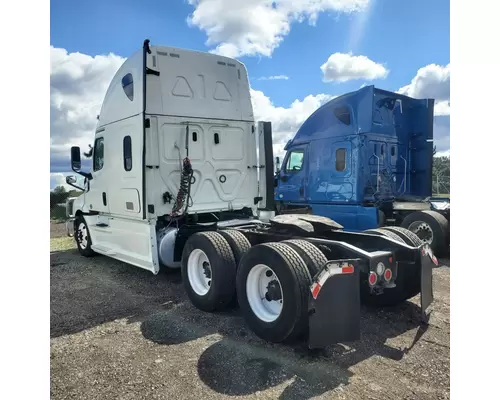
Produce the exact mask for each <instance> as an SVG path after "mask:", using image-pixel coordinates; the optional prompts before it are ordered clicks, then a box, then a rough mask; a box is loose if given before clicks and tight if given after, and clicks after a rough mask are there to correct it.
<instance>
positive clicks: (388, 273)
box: [384, 269, 392, 281]
mask: <svg viewBox="0 0 500 400" xmlns="http://www.w3.org/2000/svg"><path fill="white" fill-rule="evenodd" d="M384 278H385V280H386V281H390V280H391V278H392V271H391V270H390V269H386V270H385V272H384Z"/></svg>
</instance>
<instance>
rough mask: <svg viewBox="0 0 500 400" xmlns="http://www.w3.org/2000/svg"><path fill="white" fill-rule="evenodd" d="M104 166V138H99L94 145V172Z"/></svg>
mask: <svg viewBox="0 0 500 400" xmlns="http://www.w3.org/2000/svg"><path fill="white" fill-rule="evenodd" d="M103 166H104V138H102V137H100V138H97V139H96V140H95V143H94V171H99V170H100V169H102V167H103Z"/></svg>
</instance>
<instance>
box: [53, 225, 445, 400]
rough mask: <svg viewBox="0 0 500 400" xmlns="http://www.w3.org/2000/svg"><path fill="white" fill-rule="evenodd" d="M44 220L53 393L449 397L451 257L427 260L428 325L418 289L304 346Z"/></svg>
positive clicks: (178, 279) (188, 396) (93, 399)
mask: <svg viewBox="0 0 500 400" xmlns="http://www.w3.org/2000/svg"><path fill="white" fill-rule="evenodd" d="M64 235H65V227H64V224H54V223H51V236H52V239H51V269H50V276H51V397H52V398H53V399H82V400H83V399H89V400H90V399H91V400H96V399H117V398H118V399H122V400H126V399H148V400H149V399H219V398H221V399H223V398H230V397H234V396H238V397H239V398H242V399H244V398H256V397H257V398H261V399H310V398H315V399H384V400H388V399H395V400H403V399H419V400H420V399H449V397H450V394H449V384H450V375H449V370H450V368H449V362H450V348H449V346H450V314H449V312H450V308H449V304H450V300H449V290H450V283H449V267H448V265H449V262H448V261H447V260H443V262H444V263H445V264H446V265H442V266H441V267H440V268H437V269H435V271H434V288H435V289H434V290H435V302H434V304H433V306H432V310H433V311H432V314H431V319H430V325H429V326H428V327H427V329H423V328H422V327H420V326H419V323H418V312H419V309H418V307H417V306H416V304H418V297H416V298H414V299H412V300H411V301H409V302H406V303H405V304H402V305H400V306H398V307H395V308H391V309H384V310H380V309H377V310H371V309H363V310H362V314H361V317H362V321H361V322H362V340H361V341H360V342H357V343H353V344H350V345H349V346H347V345H336V346H331V347H329V348H327V349H325V350H322V351H316V352H309V351H307V349H306V347H305V346H304V345H303V344H293V345H273V344H270V343H266V342H264V341H262V340H260V339H259V338H258V337H256V336H255V335H254V334H253V333H252V332H251V331H250V330H249V329H248V328H247V327H246V325H245V323H244V321H243V319H242V318H241V317H240V315H239V312H238V310H237V309H234V310H230V311H227V312H224V313H216V314H209V313H204V312H201V311H199V310H197V309H195V308H194V307H193V306H191V304H190V303H189V301H188V300H187V297H186V295H185V294H184V291H183V288H182V281H181V277H180V274H179V273H160V274H159V275H158V276H153V275H152V274H151V273H150V272H148V271H144V270H140V269H138V268H135V267H132V266H129V265H126V264H124V263H121V262H118V261H115V260H113V259H110V258H106V257H103V256H98V257H95V258H91V259H86V258H84V257H81V256H79V254H78V252H77V251H76V249H75V246H74V244H73V241H72V239H70V238H66V237H64Z"/></svg>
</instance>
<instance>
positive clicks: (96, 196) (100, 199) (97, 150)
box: [85, 136, 112, 213]
mask: <svg viewBox="0 0 500 400" xmlns="http://www.w3.org/2000/svg"><path fill="white" fill-rule="evenodd" d="M111 167H112V165H111V163H110V162H108V160H106V152H105V139H104V136H96V138H95V141H94V150H93V159H92V179H91V180H90V182H89V188H90V190H89V191H88V192H86V193H85V203H86V204H88V207H89V209H90V210H92V211H98V212H100V213H109V198H108V193H107V191H108V179H107V178H108V175H109V171H110V170H111Z"/></svg>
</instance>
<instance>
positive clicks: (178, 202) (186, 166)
mask: <svg viewBox="0 0 500 400" xmlns="http://www.w3.org/2000/svg"><path fill="white" fill-rule="evenodd" d="M176 147H177V145H176ZM177 148H178V147H177ZM180 157H181V155H180V150H179V161H180ZM192 177H193V167H192V165H191V160H190V159H189V125H188V126H186V157H185V158H184V160H182V166H181V181H180V184H179V191H178V192H177V197H176V199H175V203H174V206H173V207H172V211H171V212H170V214H169V216H170V217H172V218H177V217H182V216H183V215H185V214H186V212H187V209H188V207H189V205H190V204H189V202H190V201H191V181H192Z"/></svg>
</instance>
